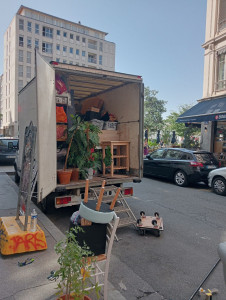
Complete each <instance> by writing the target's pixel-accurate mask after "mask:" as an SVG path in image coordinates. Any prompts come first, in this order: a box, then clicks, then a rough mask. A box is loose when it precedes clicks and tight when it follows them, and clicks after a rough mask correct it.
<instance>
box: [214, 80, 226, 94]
mask: <svg viewBox="0 0 226 300" xmlns="http://www.w3.org/2000/svg"><path fill="white" fill-rule="evenodd" d="M215 88H216V91H222V90H226V80H219V81H218V82H216V83H215Z"/></svg>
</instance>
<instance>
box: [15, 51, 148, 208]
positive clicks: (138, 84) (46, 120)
mask: <svg viewBox="0 0 226 300" xmlns="http://www.w3.org/2000/svg"><path fill="white" fill-rule="evenodd" d="M56 76H58V77H59V76H60V77H61V78H62V77H63V78H64V81H65V82H66V86H67V93H63V94H61V95H58V94H57V93H56V88H55V80H56ZM93 96H99V97H101V99H103V102H104V108H105V110H106V111H109V112H111V113H112V114H114V115H115V116H117V120H118V125H117V130H116V131H110V130H109V131H108V130H103V131H102V132H103V135H100V139H102V141H106V139H107V140H109V139H113V140H119V141H129V172H127V173H126V174H125V175H124V176H113V177H112V176H109V174H106V178H103V177H101V176H100V178H99V179H98V177H96V178H95V180H90V182H89V186H90V187H98V186H101V184H102V181H103V179H105V180H106V186H109V185H116V186H121V187H123V183H127V182H133V181H137V182H139V181H140V180H141V177H142V172H143V97H144V89H143V82H142V78H141V76H135V75H127V74H122V73H117V72H110V71H104V70H99V69H94V68H87V67H81V66H77V65H68V64H63V63H57V62H51V63H50V64H49V63H47V62H46V61H45V60H44V59H43V57H42V56H41V55H40V54H39V53H36V76H35V78H33V79H32V80H31V81H30V82H29V83H28V84H27V85H26V86H25V87H24V88H23V89H22V90H21V91H20V92H19V100H18V118H19V148H20V151H19V156H18V159H17V160H16V164H15V171H16V177H17V178H18V176H20V170H21V160H22V152H23V143H24V132H25V128H26V126H29V124H30V122H31V121H32V122H33V125H35V126H37V139H36V156H35V160H36V164H37V169H38V176H37V201H38V202H41V205H42V208H43V210H46V209H47V207H48V204H49V203H50V202H51V201H52V202H53V203H54V205H55V207H56V208H60V207H63V206H72V205H76V204H79V203H80V202H81V201H82V199H83V197H84V190H85V180H79V181H77V182H71V183H70V184H68V185H61V184H59V183H58V182H57V168H58V161H57V136H56V105H57V103H64V105H66V106H67V113H68V115H69V114H71V113H73V114H77V113H79V111H77V110H78V107H80V105H81V104H82V103H83V101H85V100H86V99H88V98H90V97H93ZM123 191H124V192H125V194H128V195H129V194H131V193H132V190H131V189H125V190H123Z"/></svg>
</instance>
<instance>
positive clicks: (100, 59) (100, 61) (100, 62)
mask: <svg viewBox="0 0 226 300" xmlns="http://www.w3.org/2000/svg"><path fill="white" fill-rule="evenodd" d="M99 65H102V55H99Z"/></svg>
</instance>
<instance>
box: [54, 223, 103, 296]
mask: <svg viewBox="0 0 226 300" xmlns="http://www.w3.org/2000/svg"><path fill="white" fill-rule="evenodd" d="M79 231H82V228H81V227H78V226H77V227H73V228H71V229H70V231H68V232H67V233H66V237H65V240H64V241H60V242H58V243H57V244H56V245H55V252H56V254H58V255H59V257H58V263H59V269H58V270H57V271H56V272H55V277H56V278H57V277H59V282H58V285H57V289H58V292H57V295H58V296H59V297H58V300H60V299H62V300H69V299H70V300H71V299H75V300H90V298H89V297H88V294H90V293H91V292H92V291H95V292H96V296H97V298H98V299H99V292H100V287H98V284H97V283H96V284H94V283H92V282H91V276H92V275H93V274H94V267H93V266H92V264H90V263H89V264H88V263H87V260H88V257H90V256H91V255H92V252H91V251H90V250H89V249H88V247H87V246H86V245H85V244H84V245H83V246H80V245H79V243H78V242H77V240H76V235H77V234H78V232H79ZM91 259H92V257H91ZM93 259H94V258H93ZM87 288H89V290H87Z"/></svg>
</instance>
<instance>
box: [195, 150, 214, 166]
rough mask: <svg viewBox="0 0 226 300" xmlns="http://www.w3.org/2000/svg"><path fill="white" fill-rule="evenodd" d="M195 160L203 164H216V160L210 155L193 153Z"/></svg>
mask: <svg viewBox="0 0 226 300" xmlns="http://www.w3.org/2000/svg"><path fill="white" fill-rule="evenodd" d="M194 155H195V157H196V159H197V161H198V162H200V163H204V164H214V163H216V159H215V158H214V156H213V155H212V154H211V153H194Z"/></svg>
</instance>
